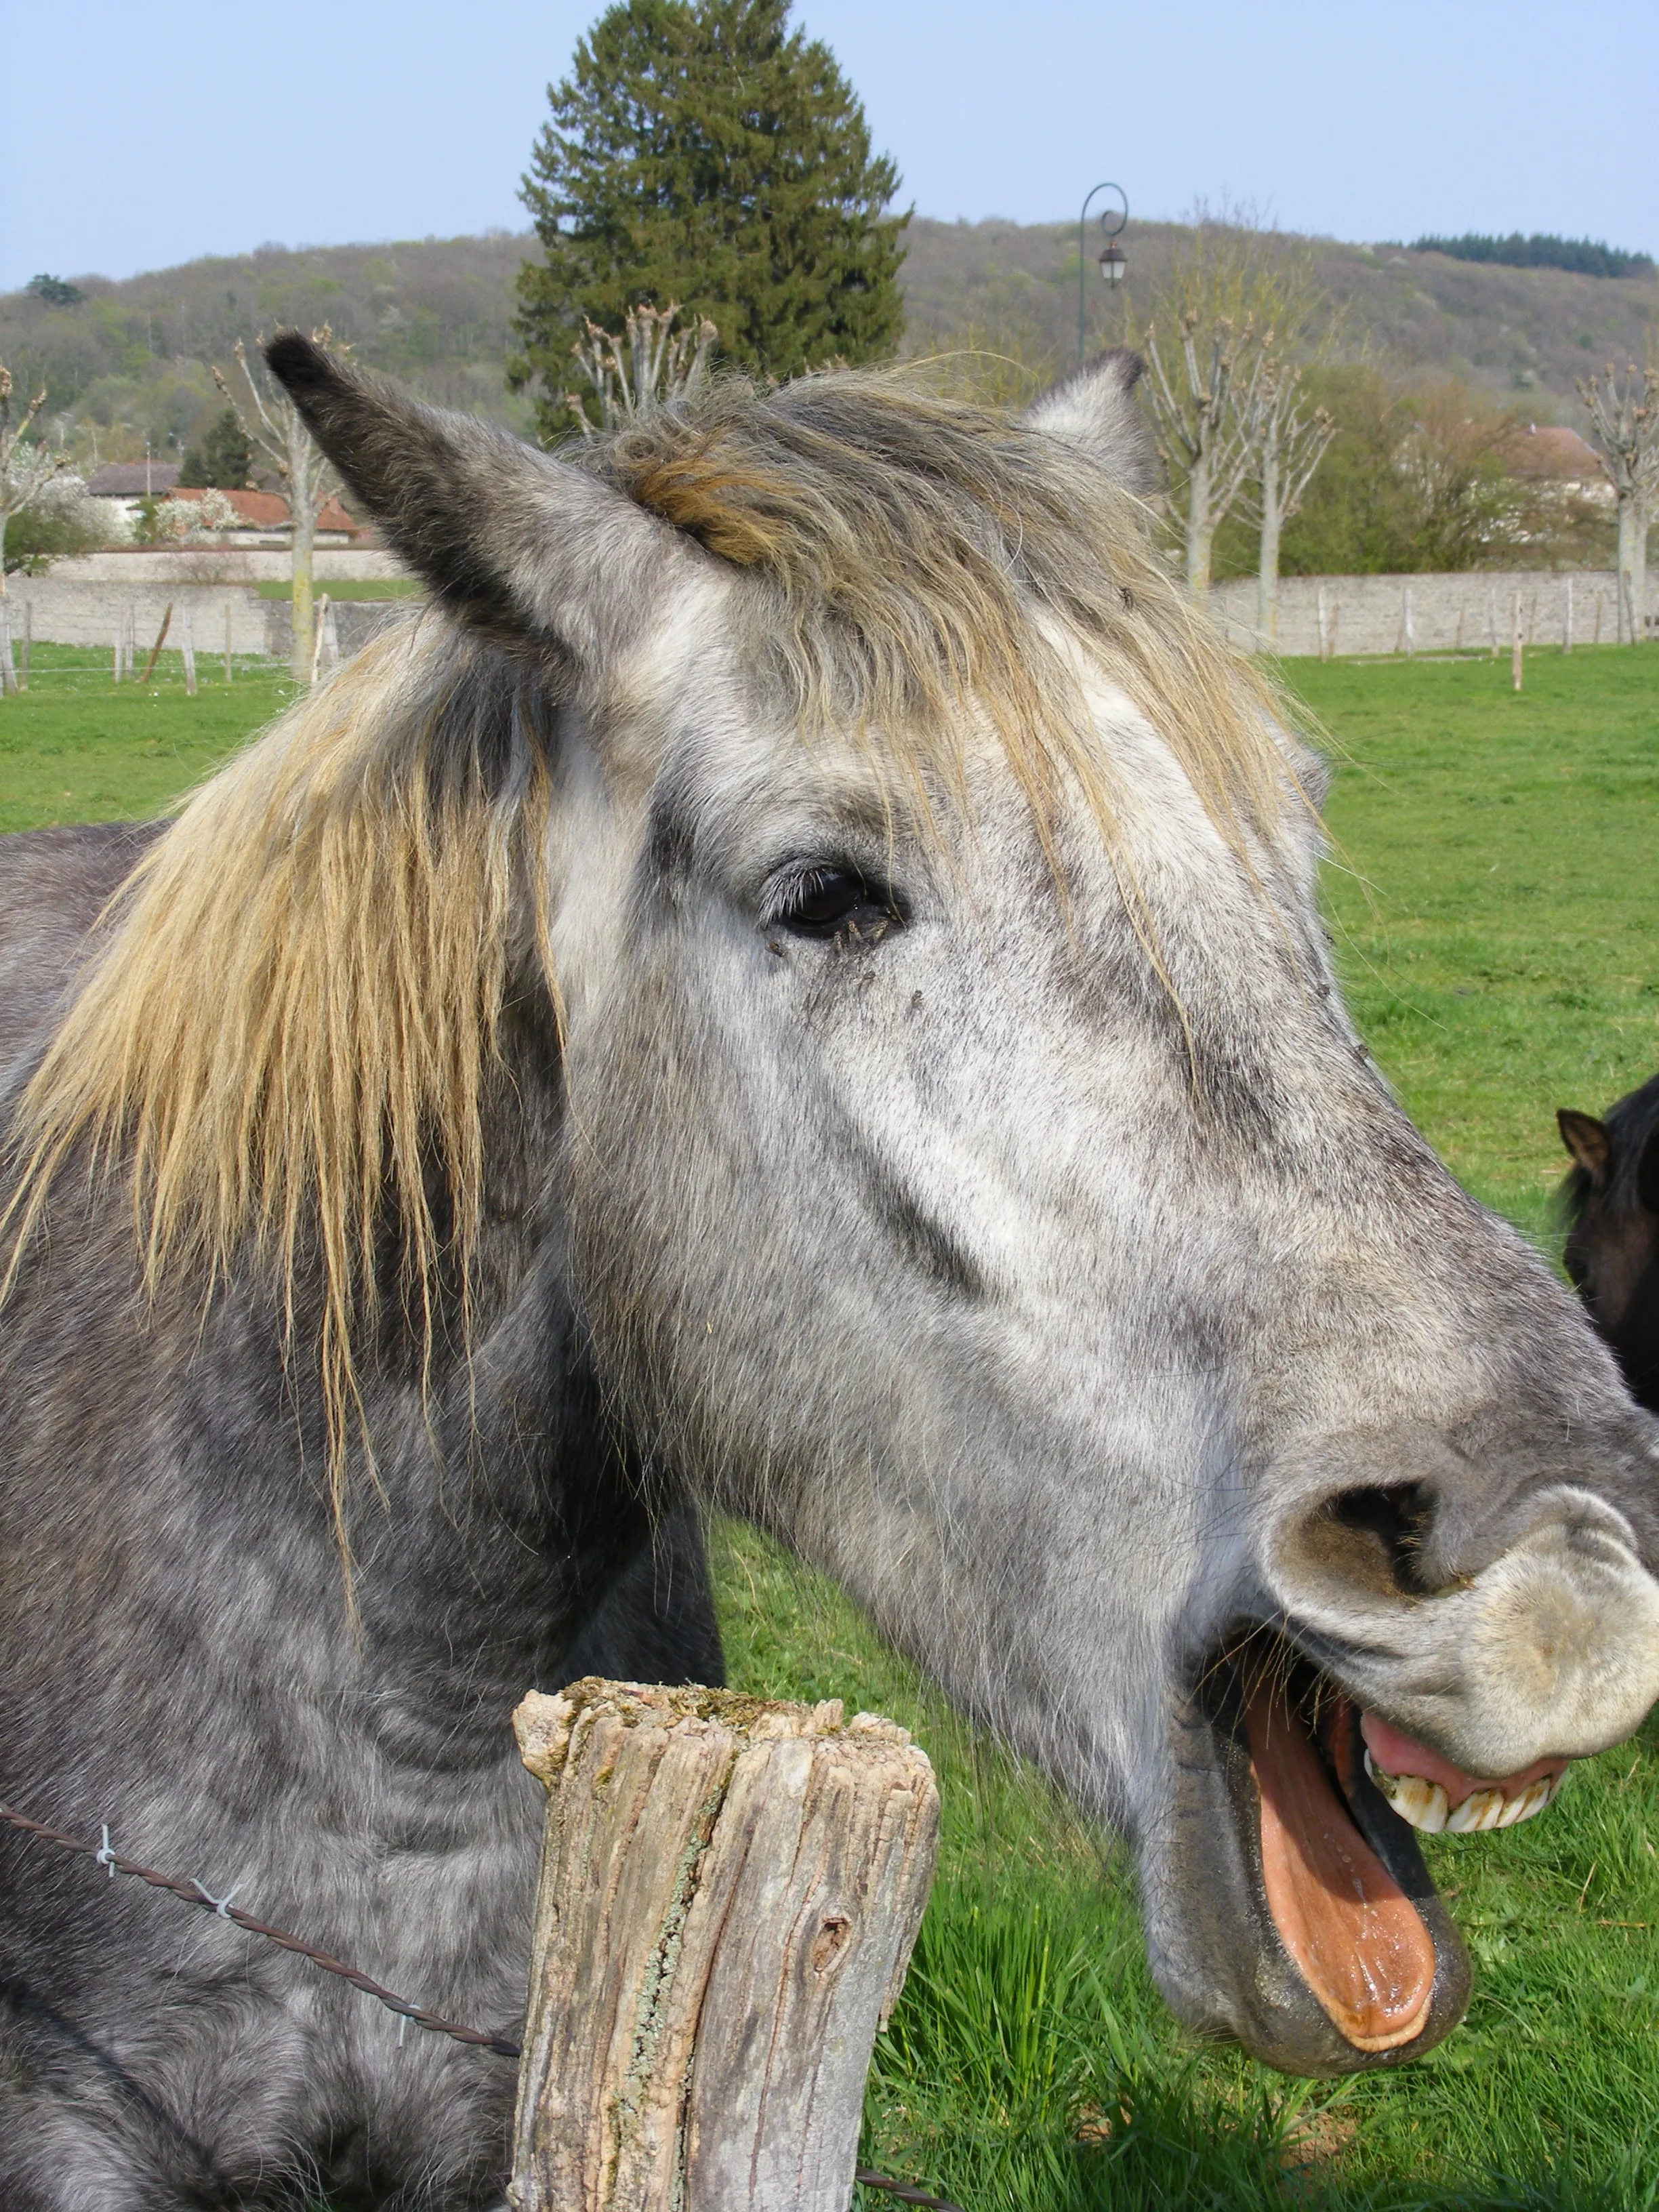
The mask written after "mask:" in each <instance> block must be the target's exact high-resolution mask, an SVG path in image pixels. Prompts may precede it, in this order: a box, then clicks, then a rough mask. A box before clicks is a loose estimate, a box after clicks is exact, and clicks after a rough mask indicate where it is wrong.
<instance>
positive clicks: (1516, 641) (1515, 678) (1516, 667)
mask: <svg viewBox="0 0 1659 2212" xmlns="http://www.w3.org/2000/svg"><path fill="white" fill-rule="evenodd" d="M1522 635H1523V633H1522V628H1521V594H1520V592H1516V595H1515V633H1514V636H1513V638H1512V639H1511V641H1510V680H1511V682H1512V683H1513V684H1514V685H1515V688H1516V690H1517V691H1518V690H1520V689H1521V647H1522Z"/></svg>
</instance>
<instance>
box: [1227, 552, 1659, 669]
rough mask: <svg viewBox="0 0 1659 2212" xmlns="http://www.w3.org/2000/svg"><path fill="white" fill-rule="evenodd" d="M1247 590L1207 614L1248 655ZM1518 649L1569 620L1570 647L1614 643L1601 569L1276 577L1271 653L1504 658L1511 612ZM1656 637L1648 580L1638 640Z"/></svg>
mask: <svg viewBox="0 0 1659 2212" xmlns="http://www.w3.org/2000/svg"><path fill="white" fill-rule="evenodd" d="M1255 595H1256V584H1255V577H1254V576H1237V577H1233V578H1231V579H1230V580H1228V581H1227V582H1226V583H1225V584H1218V585H1217V586H1216V587H1215V590H1214V592H1213V593H1212V606H1213V609H1214V611H1215V612H1216V613H1217V614H1218V615H1219V616H1220V617H1221V619H1222V622H1223V623H1224V624H1225V628H1226V630H1227V633H1228V635H1229V636H1230V637H1231V639H1232V641H1233V642H1234V643H1235V644H1236V645H1239V646H1242V647H1243V648H1244V649H1245V651H1246V652H1250V653H1253V652H1255V650H1256V648H1257V638H1256V629H1255ZM1516 599H1519V600H1520V603H1521V627H1522V636H1523V638H1524V640H1525V641H1526V642H1527V643H1528V645H1561V644H1564V643H1565V641H1566V635H1567V625H1568V622H1569V620H1570V619H1571V626H1572V641H1573V643H1574V644H1575V645H1593V644H1597V643H1600V644H1603V645H1610V644H1612V642H1613V640H1614V639H1615V638H1616V637H1617V635H1618V634H1619V620H1618V613H1619V601H1618V590H1617V580H1616V579H1615V577H1614V575H1613V571H1612V569H1610V568H1580V569H1574V570H1573V571H1571V573H1570V574H1568V573H1556V572H1554V571H1551V570H1540V569H1535V568H1534V569H1508V570H1497V571H1494V570H1482V569H1474V570H1469V571H1467V572H1465V573H1462V574H1457V575H1418V576H1285V577H1283V578H1281V579H1280V581H1279V636H1278V641H1277V646H1276V650H1277V651H1278V652H1279V653H1282V654H1284V655H1285V656H1286V657H1287V658H1288V657H1290V656H1291V655H1295V654H1302V653H1305V654H1310V655H1312V654H1316V653H1321V652H1324V653H1328V654H1330V655H1332V656H1334V657H1340V656H1342V655H1346V654H1349V653H1479V652H1490V651H1492V649H1493V648H1494V647H1496V649H1497V650H1498V652H1500V653H1506V652H1508V650H1509V648H1510V641H1511V638H1512V636H1513V635H1514V628H1515V605H1516ZM1656 634H1659V574H1655V573H1654V572H1653V571H1651V570H1650V571H1649V575H1648V635H1649V636H1650V637H1652V636H1654V635H1656Z"/></svg>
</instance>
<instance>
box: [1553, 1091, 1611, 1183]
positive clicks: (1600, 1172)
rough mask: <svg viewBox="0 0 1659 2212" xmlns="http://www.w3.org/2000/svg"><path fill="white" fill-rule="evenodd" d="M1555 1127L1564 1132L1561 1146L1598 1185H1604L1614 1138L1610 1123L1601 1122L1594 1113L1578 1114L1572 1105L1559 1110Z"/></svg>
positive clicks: (1557, 1110)
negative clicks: (1609, 1127) (1610, 1132)
mask: <svg viewBox="0 0 1659 2212" xmlns="http://www.w3.org/2000/svg"><path fill="white" fill-rule="evenodd" d="M1555 1126H1556V1127H1557V1128H1558V1129H1559V1131H1560V1132H1561V1141H1562V1143H1563V1144H1564V1145H1565V1146H1566V1148H1567V1150H1568V1151H1569V1152H1571V1154H1572V1156H1573V1158H1574V1159H1575V1160H1577V1163H1578V1164H1579V1166H1580V1167H1581V1168H1583V1170H1584V1172H1585V1174H1586V1175H1588V1176H1591V1177H1592V1178H1593V1179H1594V1180H1595V1182H1605V1181H1606V1179H1607V1168H1608V1166H1609V1164H1610V1163H1611V1162H1612V1159H1613V1138H1612V1136H1611V1135H1610V1134H1609V1133H1608V1130H1607V1123H1606V1122H1605V1121H1597V1120H1596V1118H1595V1115H1593V1114H1576V1113H1574V1111H1573V1109H1572V1108H1571V1106H1561V1107H1558V1108H1557V1109H1556V1115H1555Z"/></svg>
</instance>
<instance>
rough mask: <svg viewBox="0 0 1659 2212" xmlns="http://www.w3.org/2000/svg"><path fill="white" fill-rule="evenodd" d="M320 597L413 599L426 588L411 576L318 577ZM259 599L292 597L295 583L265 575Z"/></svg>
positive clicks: (317, 591) (317, 587)
mask: <svg viewBox="0 0 1659 2212" xmlns="http://www.w3.org/2000/svg"><path fill="white" fill-rule="evenodd" d="M314 588H315V591H316V594H317V596H318V598H319V599H320V598H321V597H322V595H323V593H324V592H327V594H328V596H329V598H330V599H418V598H419V597H420V595H421V593H422V592H423V591H424V590H425V589H426V586H425V585H424V584H421V583H417V582H416V580H415V578H414V577H413V576H367V577H355V578H352V577H342V578H340V579H339V580H337V581H336V580H334V579H333V578H331V577H327V576H319V578H318V580H317V582H316V585H315V586H314ZM259 597H260V598H261V599H292V598H293V597H294V586H293V585H292V584H291V583H289V582H288V581H286V580H284V579H283V578H282V577H280V576H277V577H273V578H268V579H267V580H265V581H264V583H262V584H261V585H260V586H259Z"/></svg>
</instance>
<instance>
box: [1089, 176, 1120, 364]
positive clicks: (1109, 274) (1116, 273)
mask: <svg viewBox="0 0 1659 2212" xmlns="http://www.w3.org/2000/svg"><path fill="white" fill-rule="evenodd" d="M1100 192H1115V193H1116V194H1117V196H1118V197H1119V199H1121V201H1122V203H1123V205H1122V207H1121V209H1118V208H1108V209H1107V210H1105V212H1104V213H1103V215H1102V216H1101V218H1100V227H1101V229H1102V230H1103V232H1104V234H1105V237H1106V244H1105V247H1104V249H1103V252H1102V253H1101V256H1100V274H1101V279H1102V282H1103V283H1107V284H1121V283H1122V282H1123V279H1124V277H1125V276H1127V273H1128V268H1129V264H1128V261H1127V258H1126V256H1125V254H1124V252H1123V248H1122V247H1121V246H1120V245H1119V244H1118V242H1117V239H1118V234H1119V232H1120V231H1121V229H1122V228H1123V226H1124V224H1125V223H1126V222H1127V221H1128V220H1129V196H1128V194H1127V192H1126V191H1124V189H1123V187H1122V185H1111V184H1106V185H1096V186H1095V187H1094V190H1093V191H1091V192H1090V194H1089V195H1088V197H1087V198H1085V201H1084V203H1083V210H1082V212H1081V214H1079V216H1078V219H1077V365H1078V367H1079V368H1082V366H1083V356H1084V355H1085V352H1086V351H1087V350H1088V343H1089V341H1088V334H1087V322H1088V298H1087V292H1088V276H1089V252H1088V246H1089V235H1088V225H1089V209H1090V206H1091V203H1092V202H1093V200H1094V199H1095V197H1096V196H1097V194H1098V193H1100Z"/></svg>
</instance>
